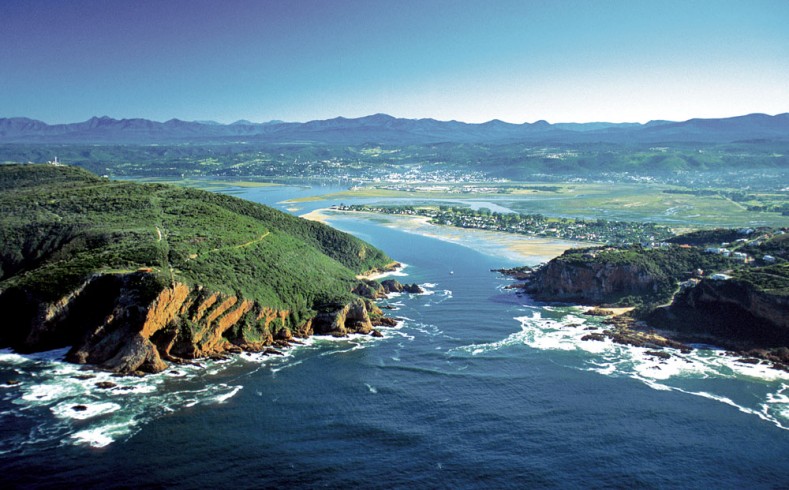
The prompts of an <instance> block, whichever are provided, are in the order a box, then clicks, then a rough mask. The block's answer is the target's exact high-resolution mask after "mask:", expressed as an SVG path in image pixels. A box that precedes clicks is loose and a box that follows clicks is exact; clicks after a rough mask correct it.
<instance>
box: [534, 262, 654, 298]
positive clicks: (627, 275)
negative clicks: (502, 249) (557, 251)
mask: <svg viewBox="0 0 789 490" xmlns="http://www.w3.org/2000/svg"><path fill="white" fill-rule="evenodd" d="M519 274H521V275H520V276H519V277H521V278H525V279H527V282H526V283H525V284H524V289H525V290H526V292H528V293H529V294H530V295H532V296H533V297H535V298H537V299H540V300H544V301H566V302H577V303H584V304H601V303H612V302H614V301H616V300H618V299H620V298H622V297H625V296H640V295H645V294H646V295H649V294H654V293H657V291H658V289H659V288H660V286H661V280H660V279H659V278H658V277H656V276H655V275H654V274H652V273H651V272H650V271H648V270H646V269H645V268H643V267H642V266H640V265H636V264H609V263H604V262H596V261H588V262H568V261H560V260H552V261H550V262H548V263H547V264H546V265H545V266H543V267H541V268H540V269H538V270H536V271H535V272H533V273H531V274H526V275H524V274H523V271H519Z"/></svg>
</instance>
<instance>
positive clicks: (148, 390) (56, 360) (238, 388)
mask: <svg viewBox="0 0 789 490" xmlns="http://www.w3.org/2000/svg"><path fill="white" fill-rule="evenodd" d="M326 191H327V189H319V188H309V187H273V188H247V189H238V188H234V189H228V192H232V193H233V194H235V195H238V196H240V197H244V198H247V199H250V200H254V201H258V202H263V203H266V204H270V205H273V206H275V207H278V208H280V209H290V210H291V211H292V212H294V213H296V214H303V213H305V212H308V211H311V210H313V209H318V208H323V207H326V206H329V205H331V204H339V203H335V202H326V201H315V202H309V203H298V204H293V203H283V202H282V201H283V200H284V199H288V198H292V197H305V196H308V195H316V194H321V193H324V192H326ZM371 201H374V200H371V199H365V200H358V201H354V200H351V199H345V200H344V202H345V203H346V204H351V203H354V202H371ZM329 222H330V224H332V225H333V226H336V227H338V228H340V229H342V230H345V231H348V232H350V233H353V234H355V235H356V236H359V237H360V238H363V239H365V240H367V241H369V242H371V243H372V244H374V245H376V246H378V247H380V248H382V249H383V250H385V251H386V252H387V253H388V254H389V255H390V256H392V257H393V258H395V259H397V260H398V261H401V262H402V263H404V264H406V267H405V268H404V269H403V270H402V271H400V272H398V273H396V274H397V276H395V277H396V278H397V279H398V280H400V281H401V282H408V283H411V282H416V283H418V284H420V285H422V286H423V287H424V289H425V290H426V292H425V293H424V294H419V295H416V294H413V295H411V294H401V295H395V296H393V297H391V298H389V299H388V300H384V303H386V304H388V305H390V306H392V307H394V308H395V310H394V311H392V315H394V316H397V317H398V318H401V319H402V321H401V322H400V323H398V326H397V327H395V328H390V329H383V330H382V331H383V333H384V337H383V338H381V339H374V338H371V337H367V336H356V337H349V338H346V339H329V338H320V337H314V338H312V339H309V340H308V341H306V342H305V343H304V345H300V346H296V347H294V348H292V349H289V350H288V351H287V353H286V355H285V356H282V357H279V356H269V357H266V356H260V355H253V354H243V355H239V356H236V357H234V358H232V359H230V360H227V361H208V360H207V361H203V362H202V363H201V365H200V366H191V367H183V366H177V367H174V368H172V369H170V370H168V371H166V372H164V373H161V374H157V375H152V376H146V377H143V378H135V377H122V378H121V377H114V376H111V375H109V374H107V373H100V372H95V371H91V370H88V369H85V368H83V367H81V366H75V365H70V364H67V363H64V362H62V357H63V355H64V354H65V350H59V351H52V352H47V353H40V354H36V355H28V356H22V355H18V354H16V353H13V352H11V351H8V350H6V351H0V382H6V381H8V380H12V379H13V380H16V381H19V383H18V384H8V383H6V384H2V385H0V482H2V483H3V487H4V488H14V487H21V488H62V487H78V488H128V487H151V488H210V487H233V488H264V487H296V488H305V487H306V488H315V487H327V488H348V487H351V488H532V487H536V488H579V487H582V488H601V487H606V488H611V487H614V488H633V487H639V488H665V487H686V488H687V487H691V488H699V487H715V488H781V487H784V488H785V487H789V465H788V464H787V457H789V373H782V372H779V371H775V370H771V369H768V368H766V367H765V366H761V365H752V364H744V363H741V362H737V360H736V359H735V358H732V357H730V356H727V355H725V352H723V351H720V350H716V349H714V348H712V347H711V346H699V347H701V348H700V349H697V350H695V351H694V352H693V353H692V354H681V353H679V352H676V351H671V350H669V351H668V352H670V353H671V354H672V357H671V358H669V359H667V360H664V359H659V358H656V357H654V356H651V355H649V354H648V353H647V350H646V349H641V348H635V347H627V346H620V345H616V344H612V343H610V342H594V341H582V340H581V337H582V336H583V335H585V334H587V333H589V331H590V329H595V328H599V327H600V323H599V319H597V318H594V317H586V316H584V315H582V311H583V310H582V309H581V308H578V307H573V306H567V305H545V304H541V303H536V302H534V301H532V300H531V299H530V298H528V297H526V296H519V295H517V294H516V293H515V292H513V291H512V290H508V289H505V288H506V286H507V285H509V284H511V283H512V281H511V280H510V279H508V278H506V277H503V276H501V275H500V274H498V273H495V272H491V269H495V268H500V267H511V266H515V265H524V263H528V262H530V261H531V262H532V265H533V264H534V263H536V262H537V261H539V259H540V258H539V257H537V256H535V257H534V258H526V259H524V258H522V256H521V257H518V256H514V255H513V254H512V253H511V251H510V250H507V249H506V247H504V246H503V245H500V244H499V245H491V242H490V241H486V240H485V239H484V236H483V235H480V234H479V233H476V234H474V233H469V234H468V235H467V236H465V235H462V234H461V235H460V236H458V235H457V233H458V232H457V231H455V232H453V233H454V234H452V235H451V236H450V235H447V236H449V238H447V237H443V239H442V236H441V235H442V231H441V230H440V229H437V230H434V231H433V233H431V234H430V236H426V235H425V234H424V233H421V232H420V230H418V229H417V230H415V229H409V228H407V227H401V226H397V221H396V220H392V219H378V218H375V217H371V216H362V215H359V214H335V215H330V216H329ZM101 381H105V382H108V383H112V384H114V386H110V387H108V388H103V389H102V388H98V387H97V386H96V383H98V382H101ZM108 386H109V385H108ZM75 407H80V408H78V409H75Z"/></svg>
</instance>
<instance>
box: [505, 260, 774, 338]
mask: <svg viewBox="0 0 789 490" xmlns="http://www.w3.org/2000/svg"><path fill="white" fill-rule="evenodd" d="M732 266H733V262H732V261H730V260H729V259H725V258H721V257H719V256H717V255H715V254H709V253H704V252H703V251H700V250H699V249H694V248H683V247H677V246H669V247H663V248H660V249H644V248H640V247H626V248H623V249H612V248H598V249H585V250H574V251H568V252H565V254H563V255H562V256H560V257H557V258H555V259H553V260H551V261H550V262H548V263H547V264H545V265H544V266H541V267H539V268H537V269H536V270H534V271H528V270H526V271H524V270H522V269H513V270H510V271H501V272H503V273H506V274H510V275H514V276H517V278H518V279H521V280H524V281H525V282H524V283H523V284H522V285H521V286H522V287H523V289H524V290H525V291H526V292H527V293H529V294H530V295H532V296H533V297H534V298H536V299H539V300H542V301H557V302H571V303H581V304H591V305H614V304H616V305H618V306H638V307H641V308H640V309H639V310H637V312H636V313H635V314H634V315H635V319H638V320H646V322H647V324H648V325H649V326H652V327H660V328H663V329H665V330H670V331H674V332H677V334H678V335H680V336H681V338H682V339H683V340H684V341H707V342H713V343H719V344H721V345H727V346H731V347H732V348H736V349H737V350H743V349H748V348H773V347H782V346H789V289H788V288H787V285H789V268H787V267H785V266H784V265H775V266H770V267H764V266H758V265H757V266H749V265H742V266H740V267H739V268H737V269H734V270H730V269H729V268H731V267H732ZM722 268H725V270H727V271H728V272H729V273H730V274H731V275H728V274H714V272H716V271H720V270H722ZM703 270H706V271H707V272H706V273H703ZM702 273H703V275H704V278H703V279H700V278H699V277H700V276H701V275H702ZM694 275H695V276H697V277H693V278H691V276H694Z"/></svg>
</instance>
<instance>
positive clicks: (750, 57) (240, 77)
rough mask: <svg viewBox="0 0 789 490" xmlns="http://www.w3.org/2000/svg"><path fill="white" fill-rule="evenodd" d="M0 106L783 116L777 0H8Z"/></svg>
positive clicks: (297, 115) (149, 112) (42, 115)
mask: <svg viewBox="0 0 789 490" xmlns="http://www.w3.org/2000/svg"><path fill="white" fill-rule="evenodd" d="M0 19H2V20H3V29H2V30H0V39H2V42H3V45H4V46H6V49H4V50H2V52H0V63H1V64H2V66H3V67H4V70H3V71H4V75H3V76H0V111H2V114H0V116H7V117H12V116H25V117H31V118H34V119H39V120H42V121H45V122H47V123H49V124H59V123H67V122H75V121H84V120H87V119H89V118H90V117H92V116H99V115H103V114H107V115H110V116H111V117H115V118H138V117H139V118H145V119H152V120H159V121H165V120H168V119H171V118H177V119H181V120H187V121H195V120H215V121H219V122H222V123H230V122H234V121H237V120H239V119H246V120H250V121H261V122H262V121H270V120H284V121H298V122H304V121H310V120H321V119H331V118H334V117H337V116H343V117H347V118H356V117H363V116H366V115H371V114H376V113H386V114H391V115H393V116H395V117H400V118H408V119H419V118H434V119H438V120H442V121H448V120H458V121H463V122H469V123H481V122H486V121H490V120H493V119H500V120H502V121H506V122H510V123H516V124H518V123H523V122H534V121H537V120H547V121H550V122H551V123H554V124H555V123H562V122H578V123H583V122H612V123H619V122H640V123H645V122H647V121H649V120H672V121H685V120H687V119H691V118H721V117H734V116H738V115H746V114H752V113H766V114H780V113H784V112H789V97H788V96H787V91H786V80H789V30H787V29H786V25H789V3H787V2H783V1H770V0H761V1H749V2H739V1H711V0H702V1H695V2H683V1H674V0H671V1H665V2H646V1H641V2H631V1H618V0H617V1H615V0H609V1H601V2H577V1H557V2H541V1H512V0H502V1H495V2H486V3H484V4H479V3H476V2H471V1H451V2H449V1H444V0H440V1H439V0H436V1H429V2H417V1H412V0H404V1H401V2H384V1H378V0H370V1H360V0H338V1H333V2H320V1H312V0H310V1H307V0H304V1H298V2H296V1H294V2H281V1H240V0H235V1H228V2H221V3H218V2H211V1H190V2H187V1H181V0H176V1H168V2H158V1H149V0H144V1H137V2H120V1H98V0H75V1H71V2H63V3H61V2H50V1H46V0H25V1H21V0H6V1H4V2H2V4H0Z"/></svg>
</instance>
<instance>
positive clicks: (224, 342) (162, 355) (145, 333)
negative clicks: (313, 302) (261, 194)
mask: <svg viewBox="0 0 789 490" xmlns="http://www.w3.org/2000/svg"><path fill="white" fill-rule="evenodd" d="M0 310H2V311H5V312H7V316H6V319H5V322H7V325H13V326H14V328H5V329H4V332H3V340H4V341H5V343H7V344H9V345H11V346H13V347H14V348H15V349H17V350H19V351H22V352H25V351H38V350H45V349H49V348H55V347H60V346H64V345H70V346H73V347H72V348H71V350H70V351H69V352H68V354H67V360H69V361H71V362H75V363H79V364H93V365H96V366H99V367H101V368H104V369H109V370H112V371H114V372H117V373H123V374H129V373H154V372H159V371H162V370H164V369H166V368H167V366H168V364H167V363H168V362H175V363H180V362H185V361H188V360H191V359H198V358H201V357H213V356H220V355H224V354H228V353H238V352H242V351H252V352H261V351H266V350H269V351H271V348H272V347H277V346H279V347H282V346H286V345H288V343H290V342H291V341H293V340H294V339H298V338H306V337H309V336H311V335H313V334H323V335H333V336H346V335H348V334H351V333H360V334H373V333H375V332H376V330H375V327H376V326H388V325H392V324H393V321H392V320H391V319H389V318H386V317H384V315H383V313H382V311H381V309H380V308H379V307H378V306H377V305H376V304H375V303H374V302H373V301H372V299H371V298H363V297H356V298H354V299H352V300H351V301H349V302H348V303H346V304H334V305H324V309H323V311H319V312H316V313H315V315H314V316H312V317H308V318H304V319H300V320H299V319H297V318H296V317H294V315H293V314H292V312H291V311H288V310H283V309H275V308H271V307H268V306H265V305H262V304H260V303H258V302H256V301H254V300H250V299H244V298H240V297H238V296H234V295H227V294H224V293H219V292H212V291H209V290H207V289H205V288H202V287H199V286H198V287H190V286H188V285H186V284H183V283H179V282H176V283H174V284H172V285H169V286H165V287H163V286H161V284H160V283H159V281H158V280H157V278H156V277H155V276H153V275H151V274H150V273H147V272H142V271H138V272H134V273H129V274H95V275H93V276H92V277H90V278H89V279H88V280H87V281H86V282H85V283H84V284H82V285H80V286H79V287H78V288H77V289H75V290H74V291H70V292H68V293H67V294H65V295H64V296H63V297H62V298H60V299H59V300H57V301H55V302H51V303H44V302H39V301H37V300H36V299H35V298H34V297H32V296H30V295H25V294H22V293H21V292H20V291H12V292H11V293H6V294H2V295H0Z"/></svg>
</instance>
